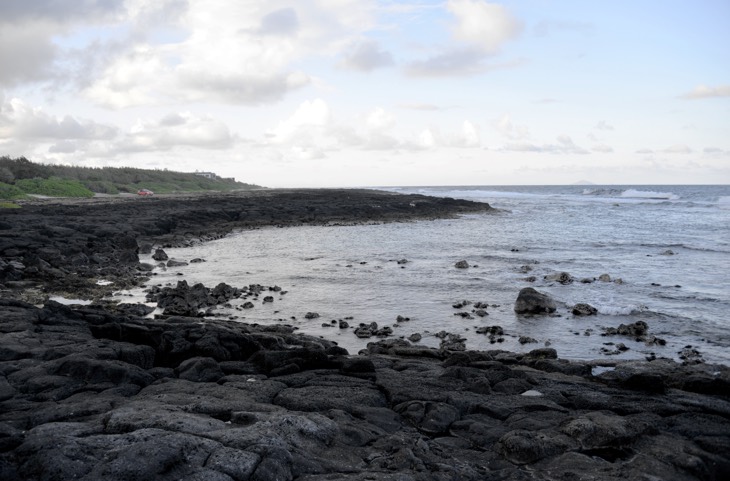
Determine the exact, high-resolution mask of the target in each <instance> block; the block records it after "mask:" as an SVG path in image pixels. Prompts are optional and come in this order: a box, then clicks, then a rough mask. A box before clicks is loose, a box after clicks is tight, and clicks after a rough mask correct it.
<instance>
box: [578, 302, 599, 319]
mask: <svg viewBox="0 0 730 481" xmlns="http://www.w3.org/2000/svg"><path fill="white" fill-rule="evenodd" d="M597 313H598V309H596V308H595V307H593V306H591V305H590V304H585V303H582V302H581V303H578V304H576V305H574V306H573V315H574V316H595V315H596V314H597Z"/></svg>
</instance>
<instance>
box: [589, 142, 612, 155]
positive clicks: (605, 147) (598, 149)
mask: <svg viewBox="0 0 730 481" xmlns="http://www.w3.org/2000/svg"><path fill="white" fill-rule="evenodd" d="M591 150H592V151H593V152H602V153H605V154H608V153H611V152H613V147H611V146H610V145H606V144H598V145H594V146H593V147H591Z"/></svg>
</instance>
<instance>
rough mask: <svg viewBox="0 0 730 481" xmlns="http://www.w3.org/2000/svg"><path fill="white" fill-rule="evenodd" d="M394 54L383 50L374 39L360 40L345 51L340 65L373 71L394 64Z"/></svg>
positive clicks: (363, 70)
mask: <svg viewBox="0 0 730 481" xmlns="http://www.w3.org/2000/svg"><path fill="white" fill-rule="evenodd" d="M394 63H395V62H394V61H393V55H391V53H390V52H388V51H386V50H383V49H382V48H381V47H380V45H378V43H377V42H375V41H374V40H360V41H357V42H355V43H354V44H353V45H352V47H351V49H350V50H349V51H347V52H345V56H344V58H343V60H342V62H341V63H340V65H341V66H342V67H344V68H346V69H350V70H359V71H362V72H371V71H373V70H375V69H378V68H383V67H390V66H392V65H393V64H394Z"/></svg>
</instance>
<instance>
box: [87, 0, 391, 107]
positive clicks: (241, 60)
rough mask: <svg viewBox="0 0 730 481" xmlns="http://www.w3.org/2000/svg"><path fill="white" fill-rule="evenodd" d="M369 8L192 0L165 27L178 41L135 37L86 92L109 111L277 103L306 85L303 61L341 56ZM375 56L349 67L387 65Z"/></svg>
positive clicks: (352, 3) (340, 1)
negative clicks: (199, 104) (183, 104)
mask: <svg viewBox="0 0 730 481" xmlns="http://www.w3.org/2000/svg"><path fill="white" fill-rule="evenodd" d="M137 1H138V0H137ZM372 9H373V8H372V3H371V2H362V1H356V0H308V1H307V2H301V1H293V0H279V1H276V2H237V1H232V0H208V1H205V2H202V1H197V2H190V3H189V5H188V8H187V9H183V8H179V9H178V10H176V11H175V12H176V15H177V18H174V19H173V20H174V24H172V25H170V26H169V27H170V28H172V27H174V28H175V29H176V35H174V36H173V37H171V38H169V39H167V41H164V42H161V41H159V40H158V41H156V42H151V41H150V40H149V38H145V37H144V36H143V35H138V36H136V37H133V38H132V39H131V40H132V41H131V42H129V46H128V47H127V49H126V50H125V51H123V52H118V53H116V54H115V55H114V56H113V58H111V59H110V60H109V61H108V62H107V65H106V66H105V68H104V69H103V70H102V71H101V73H100V75H99V76H98V78H95V79H94V80H93V82H91V84H90V85H89V87H88V88H87V90H86V93H87V95H88V97H89V98H91V99H92V100H94V101H95V102H96V103H98V104H100V105H102V106H106V107H112V108H121V107H131V106H146V105H159V104H170V103H176V102H216V103H236V104H243V105H260V104H266V103H272V102H276V101H279V100H280V99H282V98H283V97H284V96H285V95H286V94H287V93H289V92H291V91H293V90H297V89H300V88H302V87H304V86H307V85H309V84H310V83H311V81H312V79H311V77H310V75H309V74H308V73H307V72H306V71H304V70H303V69H302V68H301V67H300V66H301V65H303V64H302V62H301V61H302V59H303V58H306V57H307V56H312V55H322V54H331V55H333V56H334V55H337V54H339V52H340V51H341V50H342V49H344V48H345V47H346V46H347V45H351V43H352V39H353V38H360V37H361V36H362V32H364V31H365V30H367V29H368V28H370V27H371V25H372V22H373V20H372ZM135 15H138V16H141V15H142V14H141V13H139V12H137V13H135ZM129 21H130V22H131V23H132V24H134V23H135V22H137V21H141V20H139V18H137V17H133V18H130V20H129ZM163 33H164V32H163ZM148 37H149V36H148ZM378 52H379V51H373V50H372V49H370V50H369V51H368V50H366V51H365V52H360V53H363V55H361V56H360V57H355V58H353V59H352V61H353V62H355V64H357V65H359V67H360V68H364V69H368V68H374V67H375V66H376V64H378V65H379V63H380V64H382V63H383V61H384V60H387V59H385V58H384V57H382V56H381V57H378V56H377V55H376V56H375V57H373V54H378ZM380 53H382V52H380ZM368 55H369V57H368ZM357 62H359V63H357ZM373 62H375V63H373ZM378 62H379V63H378ZM295 65H298V66H299V67H295ZM353 65H354V64H353Z"/></svg>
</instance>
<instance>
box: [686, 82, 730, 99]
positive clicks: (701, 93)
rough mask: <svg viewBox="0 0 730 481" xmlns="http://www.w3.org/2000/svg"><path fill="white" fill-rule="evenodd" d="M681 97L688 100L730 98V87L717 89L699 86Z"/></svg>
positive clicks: (719, 86) (721, 86)
mask: <svg viewBox="0 0 730 481" xmlns="http://www.w3.org/2000/svg"><path fill="white" fill-rule="evenodd" d="M679 97H680V98H683V99H688V100H696V99H705V98H712V97H730V85H718V86H717V87H708V86H707V85H698V86H697V87H695V88H694V90H692V91H691V92H687V93H685V94H682V95H680V96H679Z"/></svg>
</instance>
